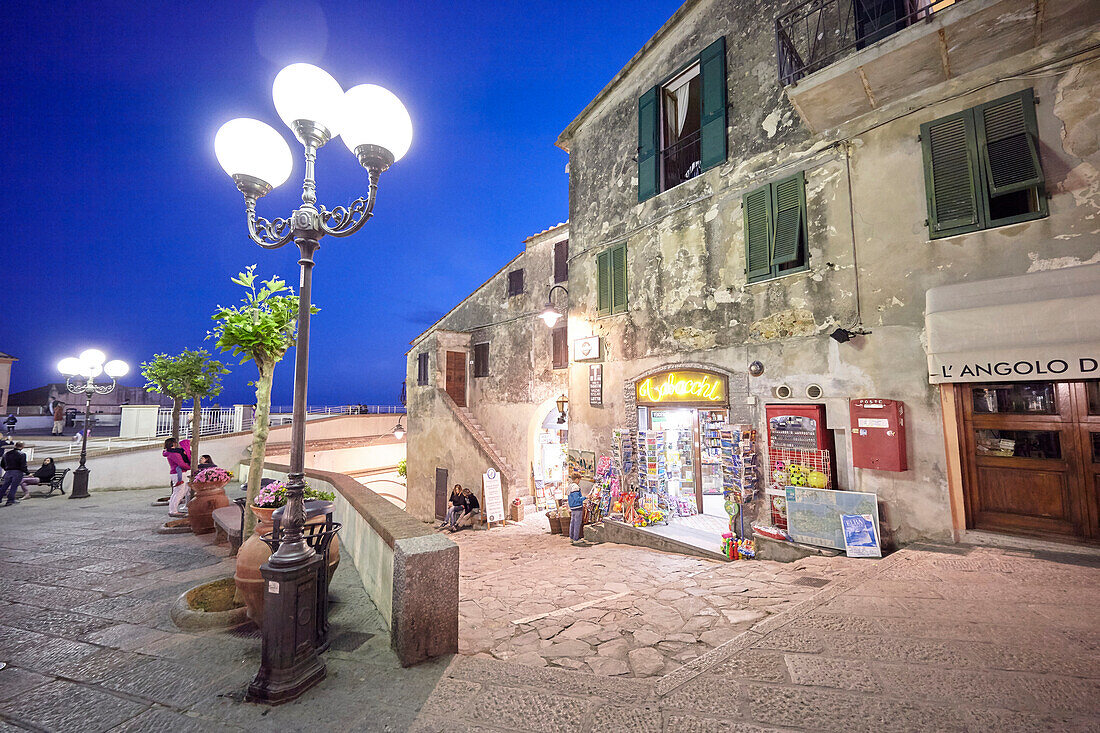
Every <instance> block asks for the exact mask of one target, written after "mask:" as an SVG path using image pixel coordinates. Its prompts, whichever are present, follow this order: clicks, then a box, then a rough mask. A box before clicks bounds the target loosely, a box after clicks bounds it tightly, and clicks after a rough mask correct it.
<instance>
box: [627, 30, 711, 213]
mask: <svg viewBox="0 0 1100 733" xmlns="http://www.w3.org/2000/svg"><path fill="white" fill-rule="evenodd" d="M725 160H726V40H725V38H719V39H718V40H717V41H715V42H714V43H712V44H711V45H710V46H708V47H707V48H706V49H704V50H703V52H702V53H701V54H700V55H699V56H698V57H697V58H695V59H693V60H692V61H691V62H690V63H689V64H688V65H687V67H686V68H684V69H682V70H681V71H679V72H677V73H676V74H674V75H673V77H672V78H670V79H669V80H667V81H665V82H664V83H662V84H658V85H657V86H655V87H653V88H652V89H650V90H649V91H647V92H646V93H645V94H643V95H642V96H641V98H640V99H639V100H638V200H639V201H645V200H646V199H648V198H650V197H652V196H654V195H656V194H658V193H660V192H662V191H667V190H668V189H670V188H673V187H674V186H677V185H679V184H681V183H683V182H684V181H687V180H689V179H691V178H694V177H696V176H698V175H699V174H700V173H702V172H703V171H705V170H707V169H709V168H713V167H714V166H716V165H718V164H719V163H722V162H724V161H725Z"/></svg>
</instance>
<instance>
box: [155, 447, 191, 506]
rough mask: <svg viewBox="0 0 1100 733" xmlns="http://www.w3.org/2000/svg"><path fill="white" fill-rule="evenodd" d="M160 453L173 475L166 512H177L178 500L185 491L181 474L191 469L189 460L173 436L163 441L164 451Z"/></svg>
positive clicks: (185, 487) (185, 485)
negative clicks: (170, 496)
mask: <svg viewBox="0 0 1100 733" xmlns="http://www.w3.org/2000/svg"><path fill="white" fill-rule="evenodd" d="M161 455H162V456H164V457H165V458H167V459H168V473H169V474H172V475H174V477H175V479H174V480H173V482H172V498H171V499H169V500H168V513H169V514H179V507H180V501H181V500H182V499H183V495H184V493H185V492H186V491H187V484H185V483H184V482H183V474H184V473H185V472H186V471H190V470H191V460H190V458H189V457H188V455H187V453H186V451H185V450H184V449H183V447H181V446H180V444H179V443H178V441H177V440H176V439H175V438H169V439H168V440H166V441H164V452H163V453H161Z"/></svg>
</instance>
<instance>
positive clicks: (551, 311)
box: [539, 285, 569, 328]
mask: <svg viewBox="0 0 1100 733" xmlns="http://www.w3.org/2000/svg"><path fill="white" fill-rule="evenodd" d="M559 289H560V290H562V291H563V292H564V293H565V296H566V297H569V290H567V289H566V287H565V286H564V285H555V286H554V287H552V288H550V292H548V293H547V294H546V305H544V306H543V307H542V313H539V318H541V319H542V321H543V323H545V324H546V327H547V328H553V327H554V326H556V325H557V323H558V319H559V318H561V317H562V315H563V314H562V312H561V311H560V310H558V308H557V306H555V305H554V298H553V296H554V291H555V290H559Z"/></svg>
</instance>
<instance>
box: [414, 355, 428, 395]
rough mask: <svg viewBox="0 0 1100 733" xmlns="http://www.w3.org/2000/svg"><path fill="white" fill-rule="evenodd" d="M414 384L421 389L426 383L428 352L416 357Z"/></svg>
mask: <svg viewBox="0 0 1100 733" xmlns="http://www.w3.org/2000/svg"><path fill="white" fill-rule="evenodd" d="M416 383H417V384H418V385H420V386H421V387H423V386H424V385H425V384H427V383H428V352H426V351H425V352H424V353H423V354H417V356H416Z"/></svg>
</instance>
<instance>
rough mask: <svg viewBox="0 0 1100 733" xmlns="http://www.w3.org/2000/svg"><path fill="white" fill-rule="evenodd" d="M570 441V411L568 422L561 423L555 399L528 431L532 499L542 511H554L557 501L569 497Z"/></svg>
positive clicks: (540, 409)
mask: <svg viewBox="0 0 1100 733" xmlns="http://www.w3.org/2000/svg"><path fill="white" fill-rule="evenodd" d="M568 438H569V414H568V408H566V414H565V419H564V420H561V414H560V413H559V412H558V406H557V401H556V399H555V398H551V399H549V400H546V401H545V402H543V403H542V404H540V405H539V406H538V407H537V408H536V409H535V412H534V414H533V415H532V417H531V421H530V424H529V426H528V431H527V446H528V447H527V454H528V456H529V458H530V468H531V476H532V480H533V484H534V485H533V486H532V487H531V488H532V490H531V496H532V497H533V498H534V502H535V508H536V510H538V511H545V510H547V509H550V508H552V507H554V506H555V505H556V504H555V499H556V498H559V497H563V496H564V495H565V494H564V487H565V480H566V476H565V463H566V446H567V445H568V442H569V440H568Z"/></svg>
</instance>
